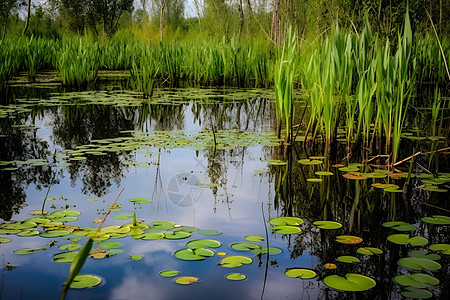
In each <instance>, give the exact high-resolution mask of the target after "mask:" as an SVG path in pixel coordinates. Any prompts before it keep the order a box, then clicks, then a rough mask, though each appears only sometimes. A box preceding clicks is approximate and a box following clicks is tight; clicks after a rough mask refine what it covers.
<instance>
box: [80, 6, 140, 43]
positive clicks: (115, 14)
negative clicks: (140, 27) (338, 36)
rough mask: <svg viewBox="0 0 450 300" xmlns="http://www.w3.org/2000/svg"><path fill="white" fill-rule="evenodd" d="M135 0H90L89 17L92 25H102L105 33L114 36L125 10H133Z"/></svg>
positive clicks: (95, 26)
mask: <svg viewBox="0 0 450 300" xmlns="http://www.w3.org/2000/svg"><path fill="white" fill-rule="evenodd" d="M133 2H134V1H133V0H88V17H89V20H90V21H91V24H90V25H91V26H93V27H94V28H95V29H96V28H97V21H98V23H99V24H100V25H101V28H102V32H103V34H106V35H108V36H112V35H113V34H114V33H116V31H117V30H118V27H119V20H120V17H121V16H122V14H123V13H124V12H126V11H127V12H130V13H131V12H133Z"/></svg>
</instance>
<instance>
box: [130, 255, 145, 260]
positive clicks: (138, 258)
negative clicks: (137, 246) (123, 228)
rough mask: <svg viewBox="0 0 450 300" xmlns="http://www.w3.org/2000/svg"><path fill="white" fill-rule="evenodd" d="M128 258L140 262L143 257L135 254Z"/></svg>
mask: <svg viewBox="0 0 450 300" xmlns="http://www.w3.org/2000/svg"><path fill="white" fill-rule="evenodd" d="M130 258H131V259H132V260H134V261H138V260H141V259H142V258H143V257H142V255H137V254H135V255H130Z"/></svg>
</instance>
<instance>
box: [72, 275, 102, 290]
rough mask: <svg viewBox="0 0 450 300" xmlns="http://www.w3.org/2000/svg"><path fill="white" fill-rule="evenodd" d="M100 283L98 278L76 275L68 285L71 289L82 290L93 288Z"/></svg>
mask: <svg viewBox="0 0 450 300" xmlns="http://www.w3.org/2000/svg"><path fill="white" fill-rule="evenodd" d="M101 282H102V280H101V279H100V277H98V276H95V275H84V274H83V275H77V276H75V278H74V279H73V282H72V283H71V284H70V288H72V289H84V288H89V287H94V286H96V285H99V284H100V283H101Z"/></svg>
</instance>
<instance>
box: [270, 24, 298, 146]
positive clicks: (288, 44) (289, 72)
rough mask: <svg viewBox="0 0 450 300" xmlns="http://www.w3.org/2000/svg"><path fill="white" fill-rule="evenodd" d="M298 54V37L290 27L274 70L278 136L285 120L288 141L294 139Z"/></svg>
mask: <svg viewBox="0 0 450 300" xmlns="http://www.w3.org/2000/svg"><path fill="white" fill-rule="evenodd" d="M296 54H297V37H296V35H295V33H293V32H292V28H291V27H289V29H288V34H287V36H286V40H285V41H284V44H283V48H281V49H279V51H278V57H277V60H276V62H275V72H274V81H275V103H276V112H277V127H278V128H277V131H278V137H280V135H281V126H282V123H283V122H284V123H285V127H286V129H285V141H286V143H290V142H291V139H292V137H291V133H292V124H291V123H292V122H291V120H292V114H293V113H292V106H293V104H292V91H293V85H294V76H295V75H296V72H297V65H298V60H297V59H296Z"/></svg>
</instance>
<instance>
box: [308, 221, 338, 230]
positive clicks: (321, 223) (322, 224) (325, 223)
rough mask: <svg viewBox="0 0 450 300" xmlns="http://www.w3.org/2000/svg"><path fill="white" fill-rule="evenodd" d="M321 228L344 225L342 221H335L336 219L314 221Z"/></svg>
mask: <svg viewBox="0 0 450 300" xmlns="http://www.w3.org/2000/svg"><path fill="white" fill-rule="evenodd" d="M313 224H314V225H316V226H317V227H319V228H320V229H338V228H341V227H342V224H341V223H338V222H334V221H316V222H314V223H313Z"/></svg>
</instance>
